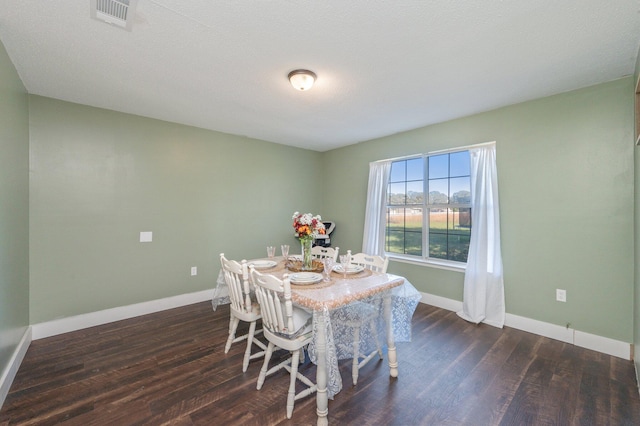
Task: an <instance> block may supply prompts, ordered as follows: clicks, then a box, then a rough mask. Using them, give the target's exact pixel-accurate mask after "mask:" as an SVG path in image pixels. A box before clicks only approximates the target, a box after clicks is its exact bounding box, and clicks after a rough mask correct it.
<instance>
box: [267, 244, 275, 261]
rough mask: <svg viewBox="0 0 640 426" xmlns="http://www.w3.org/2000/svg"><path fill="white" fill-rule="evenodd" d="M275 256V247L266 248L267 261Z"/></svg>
mask: <svg viewBox="0 0 640 426" xmlns="http://www.w3.org/2000/svg"><path fill="white" fill-rule="evenodd" d="M275 255H276V248H275V246H267V256H268V257H269V259H273V256H275Z"/></svg>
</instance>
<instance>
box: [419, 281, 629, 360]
mask: <svg viewBox="0 0 640 426" xmlns="http://www.w3.org/2000/svg"><path fill="white" fill-rule="evenodd" d="M421 294H422V299H421V300H420V302H421V303H426V304H427V305H432V306H436V307H438V308H442V309H446V310H448V311H453V312H458V311H460V310H462V302H460V301H458V300H453V299H448V298H446V297H441V296H436V295H434V294H429V293H422V292H421ZM504 325H505V326H507V327H511V328H515V329H518V330H522V331H526V332H529V333H533V334H537V335H539V336H544V337H548V338H550V339H555V340H560V341H561V342H565V343H570V344H572V345H576V346H580V347H583V348H586V349H591V350H594V351H596V352H601V353H604V354H607V355H612V356H615V357H618V358H622V359H626V360H633V358H632V352H631V350H632V345H631V344H630V343H627V342H622V341H620V340H614V339H610V338H608V337H602V336H598V335H595V334H590V333H585V332H583V331H579V330H575V329H572V328H568V327H563V326H561V325H556V324H551V323H548V322H544V321H538V320H535V319H532V318H527V317H521V316H519V315H513V314H509V313H508V314H506V316H505V322H504Z"/></svg>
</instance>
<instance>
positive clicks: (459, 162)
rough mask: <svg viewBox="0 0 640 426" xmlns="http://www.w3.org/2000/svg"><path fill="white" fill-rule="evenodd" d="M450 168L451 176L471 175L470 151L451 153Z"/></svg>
mask: <svg viewBox="0 0 640 426" xmlns="http://www.w3.org/2000/svg"><path fill="white" fill-rule="evenodd" d="M449 162H450V169H451V171H450V172H449V176H452V177H453V176H469V171H470V170H471V167H470V160H469V151H462V152H454V153H453V154H449Z"/></svg>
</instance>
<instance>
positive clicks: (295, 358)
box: [287, 351, 300, 419]
mask: <svg viewBox="0 0 640 426" xmlns="http://www.w3.org/2000/svg"><path fill="white" fill-rule="evenodd" d="M298 362H300V351H294V352H293V354H292V358H291V370H290V374H291V379H290V383H289V393H288V394H287V418H288V419H290V418H291V416H292V415H293V404H295V400H296V376H297V375H298Z"/></svg>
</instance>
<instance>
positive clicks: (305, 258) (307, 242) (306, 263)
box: [300, 238, 313, 271]
mask: <svg viewBox="0 0 640 426" xmlns="http://www.w3.org/2000/svg"><path fill="white" fill-rule="evenodd" d="M312 243H313V239H312V238H304V239H301V240H300V245H301V246H302V268H301V269H302V270H303V271H311V270H313V257H312V256H311V245H312Z"/></svg>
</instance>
